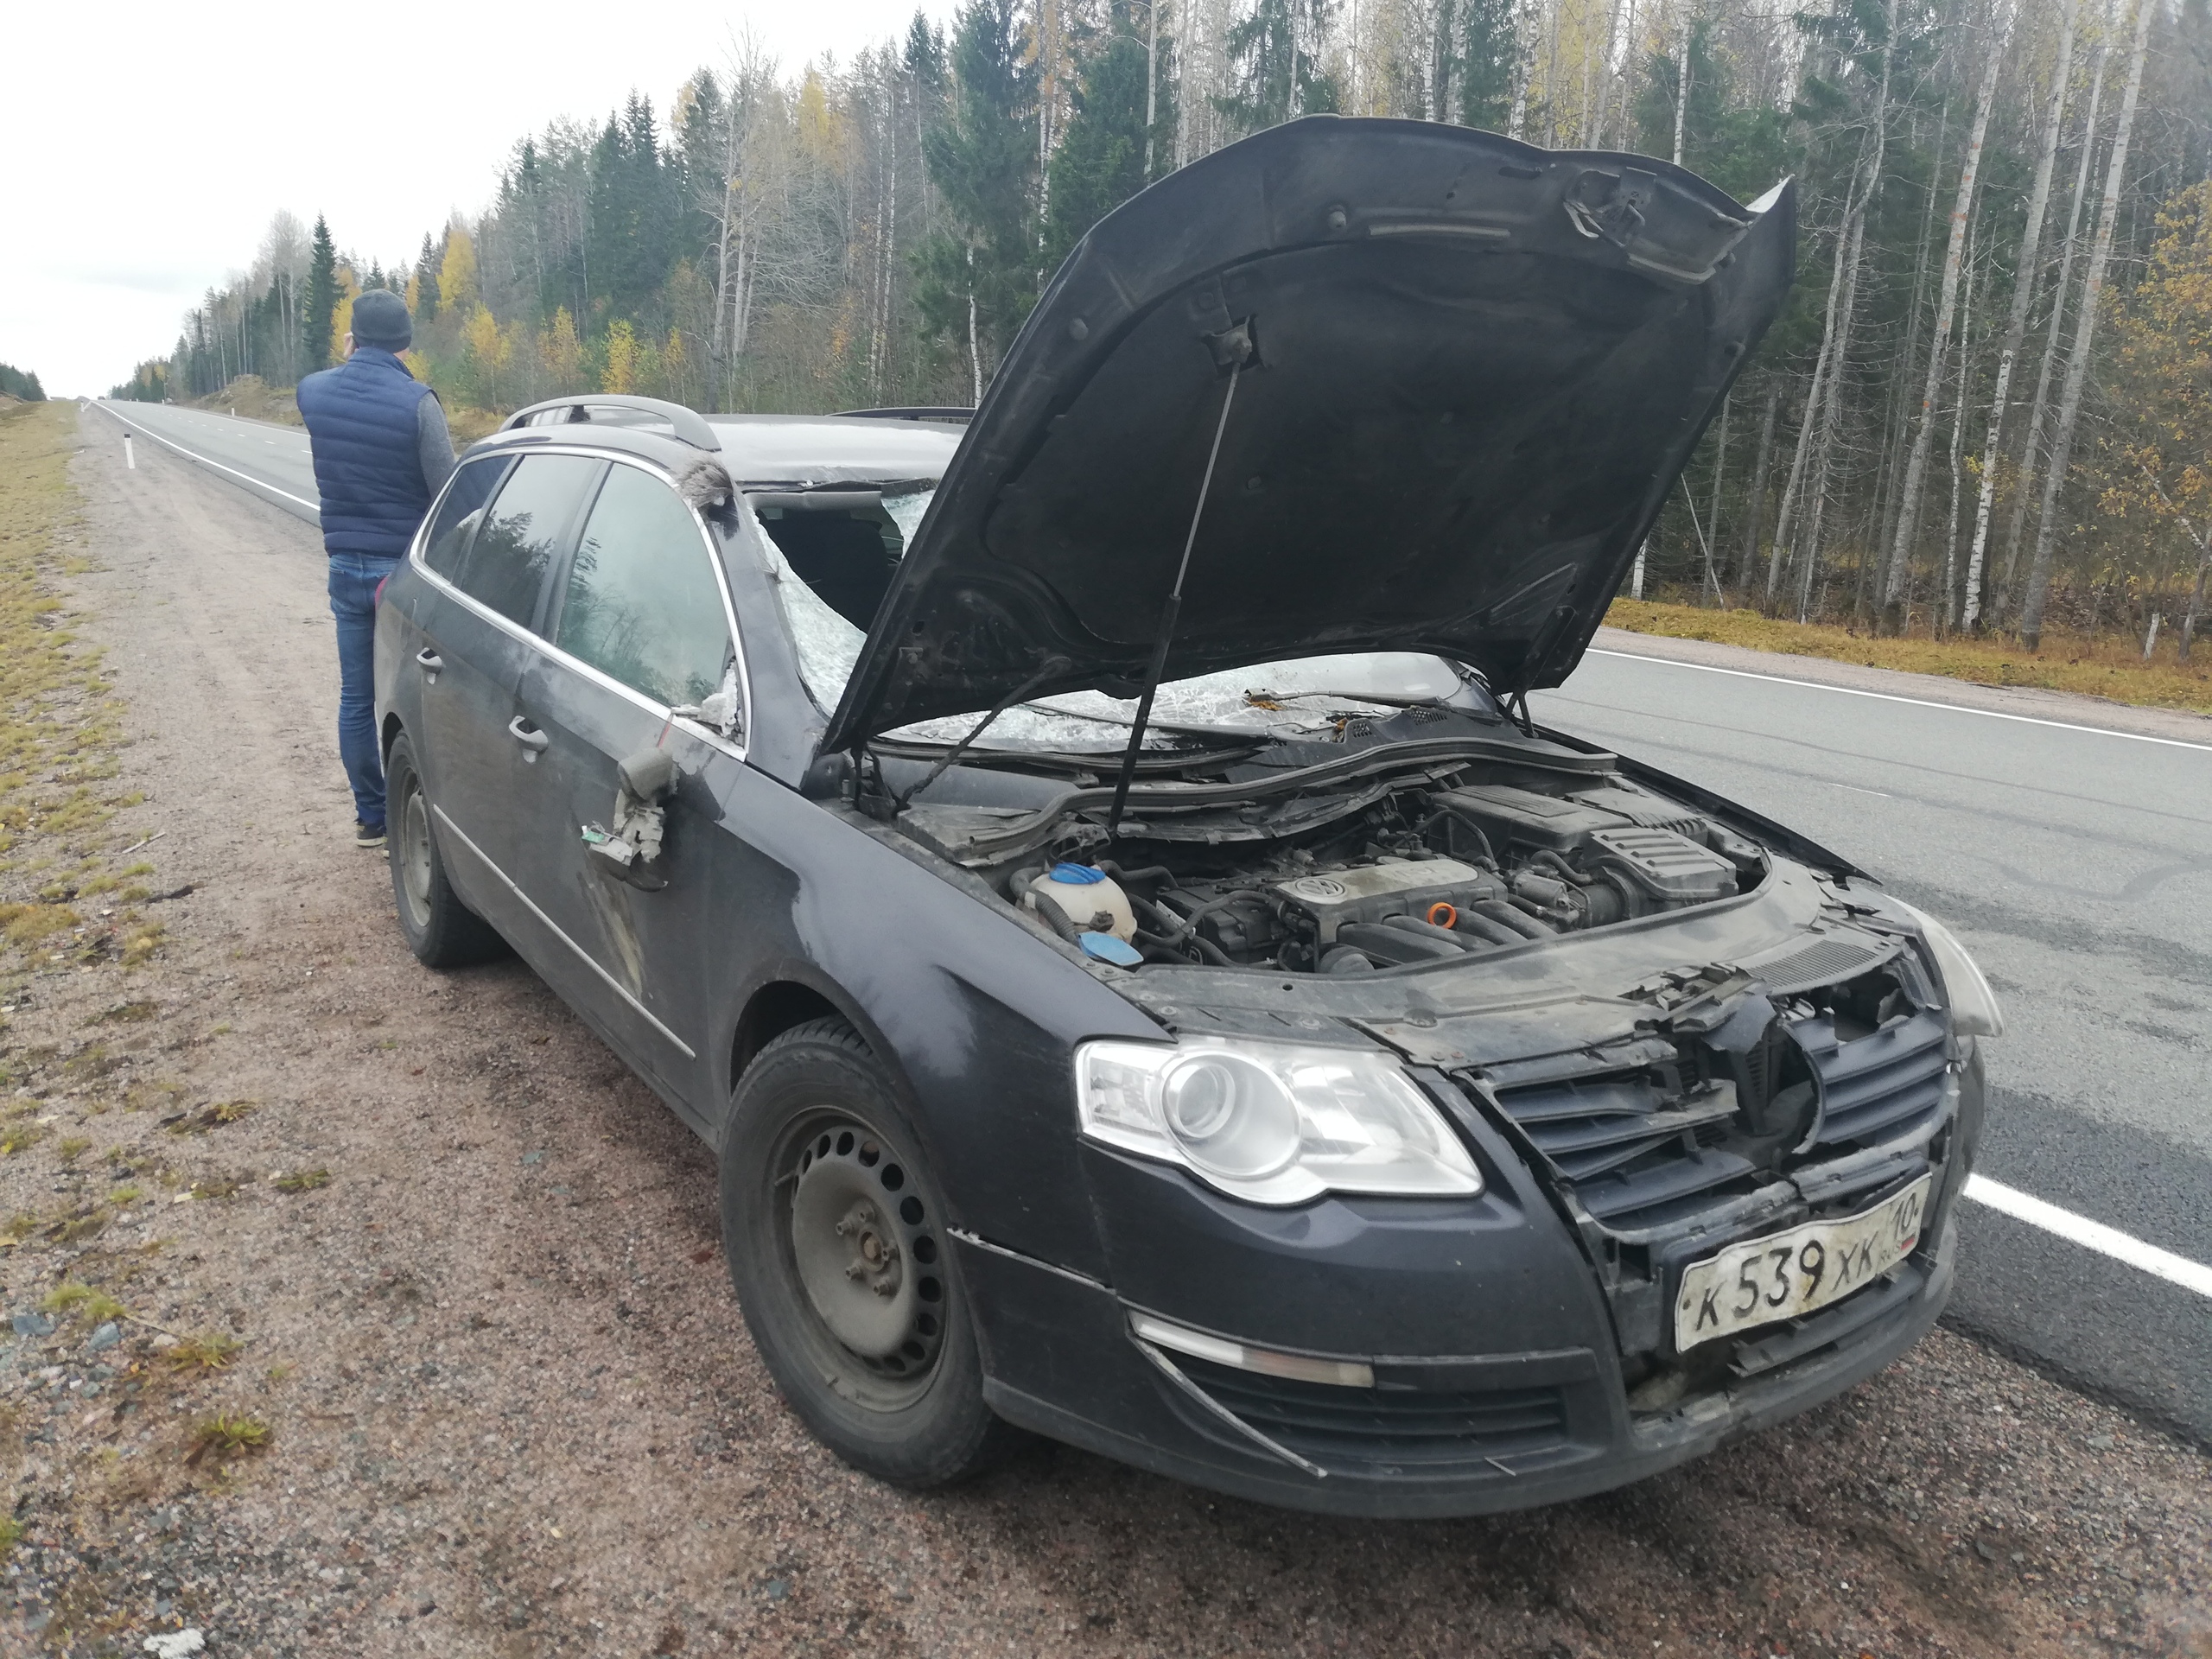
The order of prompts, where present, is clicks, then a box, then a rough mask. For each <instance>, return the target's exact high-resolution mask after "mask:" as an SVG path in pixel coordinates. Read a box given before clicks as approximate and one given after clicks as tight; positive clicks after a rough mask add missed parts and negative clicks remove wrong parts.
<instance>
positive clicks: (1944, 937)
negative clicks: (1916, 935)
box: [1882, 893, 2005, 1037]
mask: <svg viewBox="0 0 2212 1659" xmlns="http://www.w3.org/2000/svg"><path fill="white" fill-rule="evenodd" d="M1882 896H1883V898H1884V899H1886V900H1887V901H1888V902H1889V903H1891V904H1892V905H1895V906H1897V908H1898V909H1899V910H1901V911H1904V912H1905V913H1906V914H1907V915H1908V916H1910V917H1911V918H1912V919H1913V920H1915V921H1916V922H1918V923H1919V924H1920V933H1921V937H1922V938H1924V939H1926V940H1927V941H1928V948H1929V950H1931V951H1932V952H1934V953H1935V957H1936V972H1937V973H1938V974H1939V975H1941V976H1942V980H1943V995H1945V996H1947V997H1948V998H1949V999H1950V1003H1951V1026H1952V1028H1953V1029H1954V1030H1955V1031H1957V1032H1958V1033H1960V1034H1961V1036H1966V1037H2002V1036H2003V1035H2004V1034H2005V1014H2004V1011H2003V1010H2002V1009H2000V1008H1999V1007H1998V1006H1997V993H1996V992H1994V991H1993V990H1991V989H1990V988H1989V982H1988V981H1987V980H1986V979H1984V978H1983V977H1982V976H1981V969H1980V968H1977V967H1976V966H1975V965H1974V958H1973V957H1970V956H1968V955H1967V948H1966V946H1964V945H1963V944H1960V943H1959V938H1958V935H1957V934H1955V933H1954V932H1952V931H1951V930H1950V929H1949V928H1948V927H1946V926H1944V925H1943V924H1942V923H1941V922H1939V921H1937V920H1936V918H1934V917H1933V916H1930V915H1929V913H1928V912H1926V911H1924V910H1922V909H1919V908H1918V907H1917V906H1912V905H1908V904H1907V903H1905V901H1904V899H1900V898H1898V897H1897V896H1896V895H1895V894H1894V893H1884V894H1883V895H1882Z"/></svg>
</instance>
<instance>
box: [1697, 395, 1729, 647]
mask: <svg viewBox="0 0 2212 1659" xmlns="http://www.w3.org/2000/svg"><path fill="white" fill-rule="evenodd" d="M1735 401H1736V394H1735V393H1734V392H1730V393H1729V394H1728V395H1727V396H1726V397H1723V398H1722V399H1721V400H1720V441H1719V442H1718V443H1717V444H1715V445H1714V446H1713V499H1712V501H1711V503H1710V505H1708V506H1707V510H1706V515H1705V521H1706V524H1707V529H1706V530H1705V531H1703V533H1702V535H1701V537H1700V539H1701V540H1703V542H1704V543H1705V546H1706V554H1705V562H1706V563H1707V565H1708V566H1710V565H1713V564H1714V563H1715V560H1714V557H1713V549H1715V548H1717V547H1719V545H1720V485H1721V481H1722V480H1724V479H1726V477H1727V476H1728V410H1729V406H1730V405H1731V404H1733V403H1734V402H1735ZM1723 557H1724V558H1725V557H1726V556H1725V555H1724V556H1723ZM1713 596H1714V597H1715V598H1717V599H1719V601H1720V607H1721V608H1722V609H1723V610H1726V609H1727V607H1728V596H1727V595H1726V594H1725V593H1723V592H1722V591H1721V588H1720V573H1719V570H1718V569H1714V571H1713Z"/></svg>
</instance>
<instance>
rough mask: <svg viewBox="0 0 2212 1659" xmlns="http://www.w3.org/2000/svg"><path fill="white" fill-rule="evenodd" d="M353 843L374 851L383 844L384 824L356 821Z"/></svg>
mask: <svg viewBox="0 0 2212 1659" xmlns="http://www.w3.org/2000/svg"><path fill="white" fill-rule="evenodd" d="M353 844H354V845H355V846H356V847H366V848H368V849H370V850H371V851H374V850H375V849H377V848H379V847H381V846H383V845H384V825H382V824H380V823H356V824H355V825H354V826H353Z"/></svg>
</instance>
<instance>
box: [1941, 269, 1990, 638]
mask: <svg viewBox="0 0 2212 1659" xmlns="http://www.w3.org/2000/svg"><path fill="white" fill-rule="evenodd" d="M1980 239H1981V238H1980V233H1979V226H1969V227H1968V229H1967V280H1966V283H1965V284H1964V285H1963V286H1962V287H1961V289H1959V394H1958V396H1957V397H1955V399H1953V401H1952V404H1951V500H1950V505H1949V506H1948V509H1947V510H1946V511H1945V512H1944V514H1943V602H1942V606H1941V607H1931V611H1930V613H1931V614H1932V615H1936V616H1940V617H1941V618H1942V620H1943V626H1945V627H1946V628H1951V629H1955V628H1956V627H1957V626H1959V583H1958V575H1959V572H1958V556H1959V472H1960V469H1961V467H1964V466H1965V464H1966V445H1967V381H1968V380H1969V379H1970V378H1972V372H1973V362H1974V346H1973V340H1974V258H1975V246H1976V245H1977V244H1978V243H1979V242H1980Z"/></svg>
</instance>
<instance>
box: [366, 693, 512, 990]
mask: <svg viewBox="0 0 2212 1659" xmlns="http://www.w3.org/2000/svg"><path fill="white" fill-rule="evenodd" d="M384 779H385V804H386V806H387V807H388V808H389V812H388V817H387V823H386V846H387V847H388V848H389V849H390V850H389V852H388V854H387V858H388V860H389V861H390V863H391V901H392V905H393V906H394V908H396V909H397V911H398V912H399V931H400V934H401V936H402V937H404V938H405V939H406V941H407V948H408V949H409V950H412V951H413V952H414V953H415V959H416V961H417V962H419V963H422V964H423V966H424V967H425V968H466V967H467V966H469V965H470V964H471V963H480V962H490V961H493V959H495V958H497V957H503V956H505V955H506V954H507V942H506V941H505V939H503V938H500V937H499V934H498V933H497V932H496V931H494V930H493V926H492V925H491V924H490V923H489V922H487V921H486V920H485V919H484V918H482V917H480V916H479V915H478V914H477V913H476V912H474V911H473V910H471V909H469V907H468V906H467V905H464V904H462V903H461V895H460V894H459V893H455V892H454V890H453V883H452V882H450V881H448V880H446V865H445V859H444V856H443V855H442V854H441V853H440V852H439V851H438V838H437V834H436V831H435V829H434V828H433V827H432V825H431V823H430V798H429V793H428V792H427V791H425V790H424V789H423V772H422V769H421V768H420V767H419V766H416V764H415V746H414V744H413V743H412V742H411V741H409V739H408V736H407V734H406V733H404V732H402V733H401V734H399V735H398V736H397V738H395V739H394V740H393V741H392V745H391V753H390V754H389V755H387V756H386V757H385V763H384Z"/></svg>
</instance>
